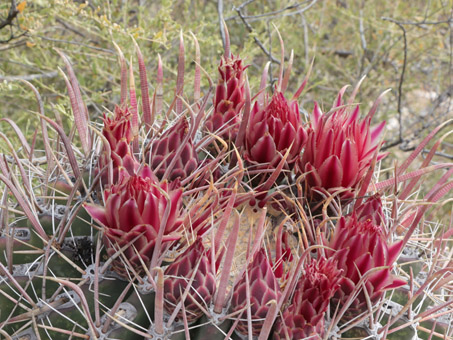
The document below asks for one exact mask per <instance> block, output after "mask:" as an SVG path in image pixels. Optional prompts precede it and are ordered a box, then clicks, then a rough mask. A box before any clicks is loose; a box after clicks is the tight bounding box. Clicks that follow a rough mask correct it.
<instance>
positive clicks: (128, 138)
mask: <svg viewBox="0 0 453 340" xmlns="http://www.w3.org/2000/svg"><path fill="white" fill-rule="evenodd" d="M131 119H132V114H131V113H130V112H129V110H128V108H127V107H124V108H120V107H118V106H117V107H116V108H115V113H114V116H113V118H109V117H107V116H106V115H105V114H104V118H103V121H104V128H103V129H102V134H103V135H104V137H105V138H106V139H107V141H108V143H109V145H110V155H108V154H107V152H106V151H104V152H103V153H102V155H101V156H100V158H99V162H98V166H97V171H100V170H102V169H103V168H104V167H105V166H106V165H107V164H108V162H109V161H110V159H111V160H112V162H113V178H112V183H109V181H108V172H107V171H104V172H103V174H102V177H101V179H102V183H103V184H104V185H107V184H113V183H118V182H119V181H121V179H122V178H124V177H129V176H133V175H135V174H136V172H137V170H138V168H139V166H140V164H139V163H138V161H137V160H136V159H135V157H134V155H133V153H132V149H131V146H130V144H131V142H132V140H133V139H134V134H133V131H132V127H131Z"/></svg>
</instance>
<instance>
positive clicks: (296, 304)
mask: <svg viewBox="0 0 453 340" xmlns="http://www.w3.org/2000/svg"><path fill="white" fill-rule="evenodd" d="M340 279H341V270H339V269H338V268H337V265H336V260H335V259H333V258H330V259H328V260H326V259H325V258H324V257H321V258H320V259H319V260H314V259H312V260H310V261H309V262H308V264H306V265H305V268H304V272H303V273H302V276H301V277H300V279H299V281H298V283H297V286H296V290H295V292H294V296H293V299H292V303H291V305H290V306H289V307H288V308H287V309H286V310H284V311H283V317H282V318H279V319H277V322H276V325H275V332H274V340H278V339H305V338H308V337H310V336H317V337H314V338H313V339H316V338H319V339H321V338H323V337H324V333H325V329H324V317H325V313H326V311H327V307H328V306H329V301H330V299H331V298H332V296H333V295H334V294H335V292H336V290H337V289H338V288H339V282H340ZM288 336H289V337H288Z"/></svg>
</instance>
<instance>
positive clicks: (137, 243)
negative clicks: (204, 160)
mask: <svg viewBox="0 0 453 340" xmlns="http://www.w3.org/2000/svg"><path fill="white" fill-rule="evenodd" d="M181 197H182V189H175V190H170V189H169V188H168V184H167V182H163V183H159V182H158V181H157V180H156V179H155V178H153V175H152V173H151V172H150V171H149V169H147V168H145V170H144V171H142V172H141V173H140V174H139V175H138V176H131V177H127V178H123V179H122V180H121V181H120V182H119V183H118V184H114V185H112V186H111V187H109V188H108V189H106V190H104V202H105V203H104V204H105V205H104V206H99V205H90V204H86V205H85V209H86V210H87V212H88V213H89V214H90V216H91V217H92V218H93V219H94V220H95V221H96V222H98V223H99V224H100V225H101V226H103V227H104V230H103V231H104V236H103V242H104V245H105V247H106V250H107V254H108V256H109V257H112V256H114V255H115V254H117V253H118V252H119V251H120V249H121V248H123V247H125V249H124V250H122V251H123V254H124V257H123V256H119V257H117V258H116V259H115V260H114V261H113V264H112V266H113V269H114V270H115V271H116V272H117V273H118V274H120V275H122V276H124V277H126V276H127V272H126V267H125V265H124V263H125V259H124V258H126V259H127V261H128V262H129V263H130V265H131V266H132V267H133V269H134V270H135V271H136V272H137V273H139V274H141V273H143V271H144V269H143V266H142V264H141V261H143V263H144V264H145V265H146V266H149V265H150V263H151V258H152V256H153V251H154V247H155V245H156V239H157V237H158V233H159V230H160V228H164V230H163V237H162V245H165V244H166V243H168V242H172V241H176V240H178V239H180V237H181V235H180V234H179V233H178V231H179V229H180V227H181V225H182V220H181V218H180V216H179V214H180V206H181Z"/></svg>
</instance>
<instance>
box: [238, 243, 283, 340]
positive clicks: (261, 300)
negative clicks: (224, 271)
mask: <svg viewBox="0 0 453 340" xmlns="http://www.w3.org/2000/svg"><path fill="white" fill-rule="evenodd" d="M248 284H249V291H250V309H251V315H252V332H253V335H254V336H258V335H259V333H260V331H261V328H262V326H263V323H264V319H265V318H266V315H267V312H268V311H269V304H268V303H269V302H270V301H271V300H276V301H278V299H279V297H280V294H281V293H280V287H279V285H278V283H277V279H276V278H275V275H274V272H273V270H272V266H271V263H270V262H269V260H268V258H267V256H266V252H265V250H264V249H261V250H259V251H258V252H257V253H256V255H255V257H254V259H253V262H252V263H251V264H250V266H249V269H248ZM246 305H247V280H246V277H245V274H244V276H243V277H242V279H241V280H240V281H239V282H238V283H237V284H236V285H235V287H234V289H233V297H232V300H231V308H232V310H233V312H237V311H240V310H243V309H244V308H245V306H246ZM246 315H247V313H246V312H243V313H242V314H241V316H240V318H241V319H242V320H241V321H239V323H238V325H237V327H236V330H237V331H238V332H239V333H242V334H244V335H246V334H248V326H247V320H246Z"/></svg>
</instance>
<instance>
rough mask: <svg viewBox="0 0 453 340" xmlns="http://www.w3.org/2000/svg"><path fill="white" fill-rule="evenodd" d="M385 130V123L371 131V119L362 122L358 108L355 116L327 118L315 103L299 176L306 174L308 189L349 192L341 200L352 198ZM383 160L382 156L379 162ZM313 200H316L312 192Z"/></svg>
mask: <svg viewBox="0 0 453 340" xmlns="http://www.w3.org/2000/svg"><path fill="white" fill-rule="evenodd" d="M340 104H341V99H340ZM384 126H385V122H382V123H380V124H379V125H378V126H376V127H374V128H371V127H370V117H366V118H365V119H363V120H362V121H359V107H358V106H357V107H356V109H355V110H354V111H353V112H352V113H351V112H350V111H347V109H346V108H342V109H337V110H336V111H335V112H334V113H333V114H331V115H329V116H327V115H323V114H322V113H321V111H320V109H319V107H318V104H317V103H315V108H314V110H313V115H312V118H311V123H310V127H309V129H308V142H307V145H306V147H305V150H304V154H303V157H302V158H301V159H300V162H299V164H298V168H299V170H300V173H306V174H307V176H306V184H307V185H308V187H309V189H318V190H322V191H327V192H329V193H334V192H335V191H337V190H339V189H344V188H346V189H349V191H346V192H344V193H342V194H341V197H342V198H350V197H351V196H352V192H353V190H354V189H356V187H357V186H358V184H359V183H360V180H361V179H362V178H363V176H364V174H365V172H366V171H367V170H368V169H369V167H370V165H371V162H372V159H373V156H374V153H375V151H376V149H377V148H378V146H379V141H380V136H381V134H382V131H383V129H384ZM383 157H385V154H380V155H379V156H378V160H380V159H382V158H383ZM312 196H314V197H316V195H315V194H314V193H313V192H312Z"/></svg>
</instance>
